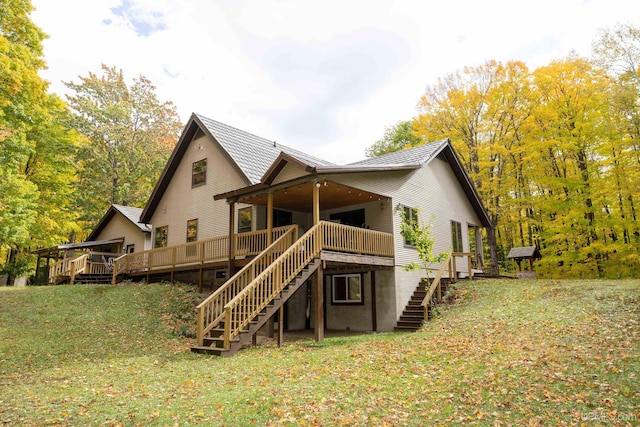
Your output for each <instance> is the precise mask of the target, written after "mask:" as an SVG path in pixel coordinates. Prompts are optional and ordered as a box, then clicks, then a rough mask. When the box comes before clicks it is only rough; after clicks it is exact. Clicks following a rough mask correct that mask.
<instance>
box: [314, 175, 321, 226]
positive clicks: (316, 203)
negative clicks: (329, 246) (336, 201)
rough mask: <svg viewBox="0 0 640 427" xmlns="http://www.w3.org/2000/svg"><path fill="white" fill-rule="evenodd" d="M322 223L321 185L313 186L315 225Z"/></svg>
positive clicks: (317, 183)
mask: <svg viewBox="0 0 640 427" xmlns="http://www.w3.org/2000/svg"><path fill="white" fill-rule="evenodd" d="M319 223H320V183H319V182H316V183H315V185H314V186H313V225H318V224H319Z"/></svg>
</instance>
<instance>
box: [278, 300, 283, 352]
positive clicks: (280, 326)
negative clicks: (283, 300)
mask: <svg viewBox="0 0 640 427" xmlns="http://www.w3.org/2000/svg"><path fill="white" fill-rule="evenodd" d="M283 335H284V304H282V305H281V306H280V308H279V309H278V347H282V342H283Z"/></svg>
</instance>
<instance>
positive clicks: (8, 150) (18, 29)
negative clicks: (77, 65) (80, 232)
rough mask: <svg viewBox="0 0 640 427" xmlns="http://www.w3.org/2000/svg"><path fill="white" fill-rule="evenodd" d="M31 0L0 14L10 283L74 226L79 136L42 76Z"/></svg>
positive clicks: (0, 139) (1, 184) (0, 142)
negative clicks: (42, 248) (42, 249)
mask: <svg viewBox="0 0 640 427" xmlns="http://www.w3.org/2000/svg"><path fill="white" fill-rule="evenodd" d="M32 9H33V8H32V6H31V3H30V2H29V1H25V0H12V1H9V2H5V3H4V4H3V8H2V10H0V80H1V84H0V194H1V195H2V197H1V198H0V252H1V253H2V255H3V256H2V259H3V260H4V261H2V264H3V266H2V271H3V272H4V273H8V274H9V281H10V282H11V280H12V278H13V277H14V276H16V275H19V274H23V273H24V272H25V271H26V270H27V269H28V267H29V266H30V261H31V258H32V257H30V256H29V252H30V249H34V248H36V247H39V246H43V245H48V244H52V243H58V242H59V241H60V240H61V239H64V236H66V235H67V234H68V233H69V231H70V230H71V229H72V228H73V223H74V222H75V215H76V213H75V212H76V209H74V208H72V199H71V197H70V194H71V190H72V185H73V183H74V180H75V168H74V165H73V163H74V155H75V151H74V150H75V141H76V139H75V138H76V137H75V135H73V133H71V132H69V130H68V129H67V128H66V127H65V126H64V124H63V123H64V122H65V120H66V119H67V118H68V117H67V116H66V115H67V111H66V107H65V105H64V103H62V102H61V101H60V99H58V98H57V97H56V96H53V95H49V94H47V92H46V91H47V86H48V85H47V82H45V81H44V80H42V79H41V78H40V77H39V76H38V70H40V69H42V68H43V67H44V66H45V64H44V61H43V60H42V40H43V39H44V37H45V35H44V33H42V31H40V29H39V28H38V27H36V26H35V25H34V24H33V22H32V21H31V20H30V19H29V13H30V12H31V11H32Z"/></svg>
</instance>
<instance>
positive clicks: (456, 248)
mask: <svg viewBox="0 0 640 427" xmlns="http://www.w3.org/2000/svg"><path fill="white" fill-rule="evenodd" d="M451 243H452V246H453V251H452V252H463V249H462V224H460V223H459V222H458V221H451Z"/></svg>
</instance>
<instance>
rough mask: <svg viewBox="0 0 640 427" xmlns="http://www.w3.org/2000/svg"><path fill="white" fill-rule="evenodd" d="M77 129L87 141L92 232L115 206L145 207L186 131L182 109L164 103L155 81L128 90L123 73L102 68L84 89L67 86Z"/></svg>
mask: <svg viewBox="0 0 640 427" xmlns="http://www.w3.org/2000/svg"><path fill="white" fill-rule="evenodd" d="M66 85H67V87H68V88H69V89H72V90H73V91H74V94H73V95H71V96H68V102H69V105H70V107H71V108H72V110H73V112H74V120H73V125H74V127H75V129H77V131H78V132H80V133H81V134H83V135H85V136H86V137H87V143H86V144H85V145H84V146H83V147H82V148H81V156H80V162H79V164H78V167H79V175H80V181H79V185H78V192H79V195H80V197H79V204H80V205H81V206H82V207H83V217H82V219H83V220H84V221H85V223H84V225H85V227H86V228H87V229H90V228H91V227H92V226H93V225H95V223H96V221H97V220H98V219H99V218H100V217H101V215H102V214H103V213H104V211H105V210H106V208H107V207H108V206H109V205H110V204H111V203H118V204H124V205H132V206H143V205H144V203H145V202H146V201H147V199H148V198H149V196H150V194H151V191H152V189H153V186H154V185H155V183H156V181H157V180H158V178H159V176H160V173H161V172H162V169H163V167H164V165H165V164H166V162H167V159H168V157H169V155H170V154H171V151H172V149H173V147H174V146H175V142H176V140H177V137H178V136H179V133H180V130H181V127H182V125H181V123H180V120H179V118H178V115H177V112H176V108H175V107H174V106H173V104H172V103H171V102H160V101H159V100H158V98H157V97H156V95H155V87H154V86H153V85H152V84H151V82H150V81H149V79H147V78H146V77H144V76H140V77H138V78H136V79H134V80H133V83H132V84H130V85H128V84H127V82H126V81H125V78H124V75H123V72H122V70H118V69H116V68H115V67H107V66H105V65H103V66H102V75H101V76H99V75H96V74H93V73H89V76H88V77H80V82H79V83H73V82H68V83H66Z"/></svg>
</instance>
